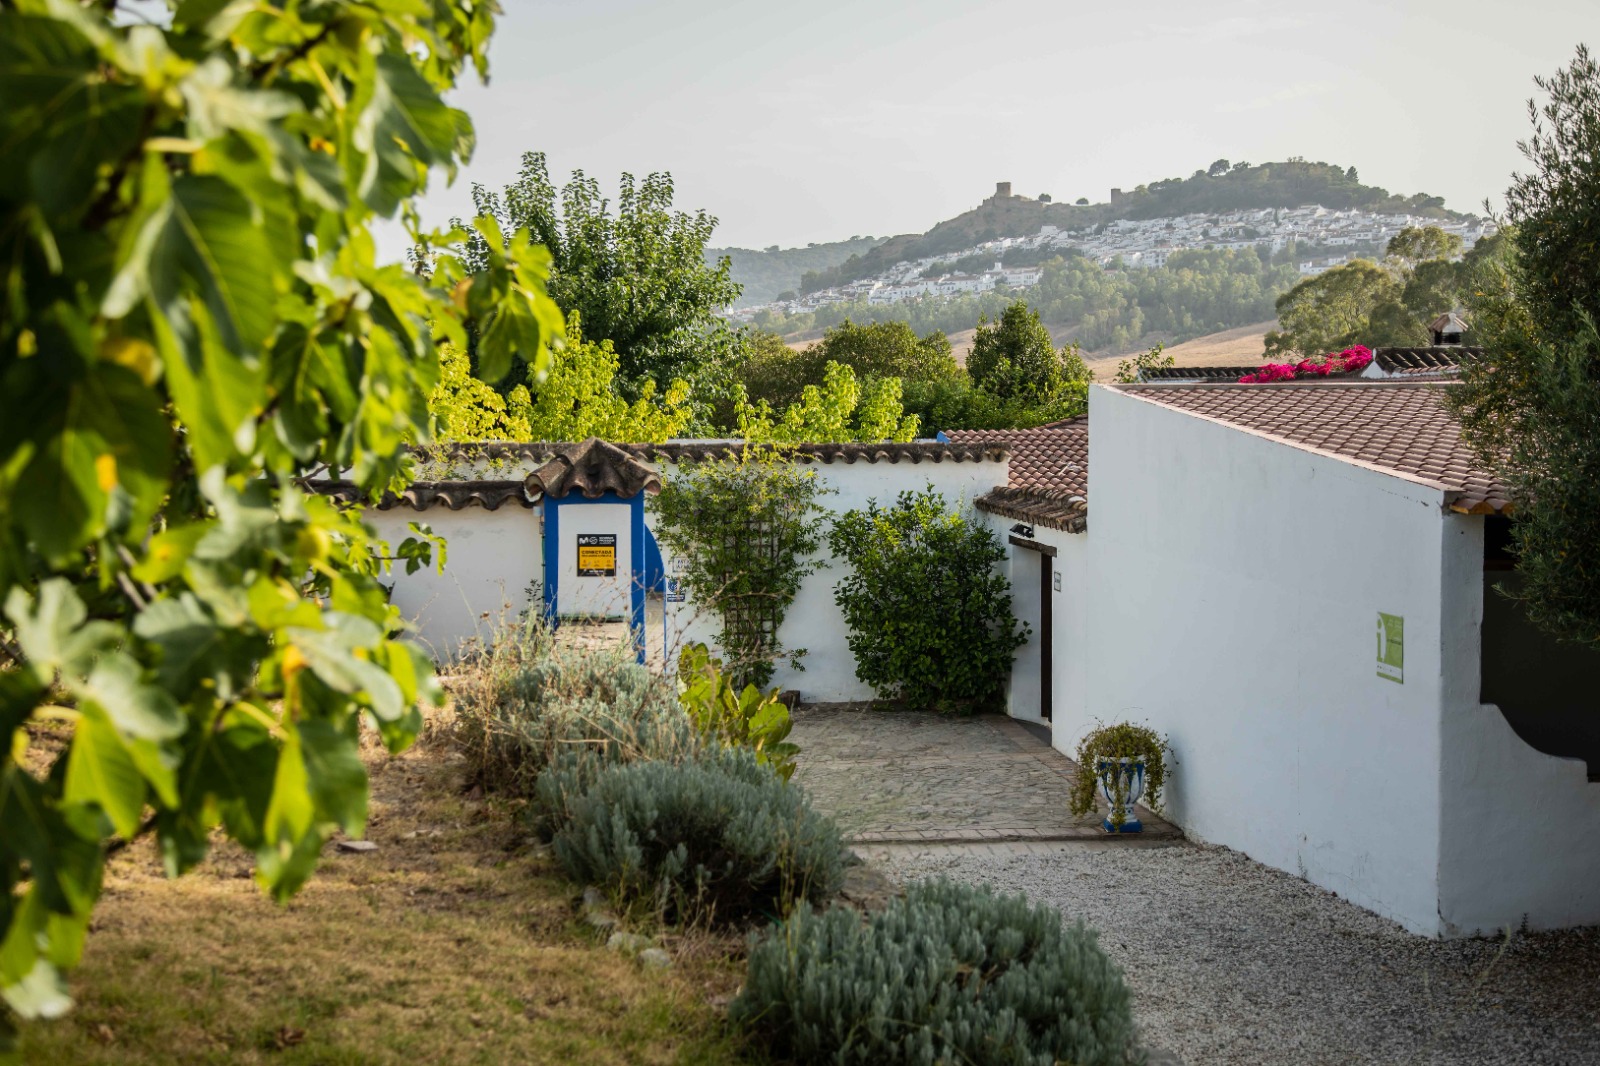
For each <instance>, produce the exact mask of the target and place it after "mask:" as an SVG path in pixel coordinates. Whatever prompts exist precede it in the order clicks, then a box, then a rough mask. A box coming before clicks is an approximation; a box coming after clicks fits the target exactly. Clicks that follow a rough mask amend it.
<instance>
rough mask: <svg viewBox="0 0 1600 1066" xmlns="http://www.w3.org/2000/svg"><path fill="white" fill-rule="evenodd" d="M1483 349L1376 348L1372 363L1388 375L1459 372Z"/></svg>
mask: <svg viewBox="0 0 1600 1066" xmlns="http://www.w3.org/2000/svg"><path fill="white" fill-rule="evenodd" d="M1482 354H1483V349H1482V348H1479V347H1477V346H1475V345H1470V344H1435V345H1429V346H1427V347H1424V348H1378V349H1375V350H1374V351H1373V353H1372V361H1373V362H1375V363H1377V364H1378V367H1379V368H1380V369H1381V370H1383V371H1385V372H1386V373H1390V374H1411V373H1418V372H1421V373H1430V372H1432V373H1437V372H1439V371H1442V370H1459V369H1461V363H1462V362H1463V361H1464V360H1467V359H1476V358H1478V357H1479V356H1481V355H1482Z"/></svg>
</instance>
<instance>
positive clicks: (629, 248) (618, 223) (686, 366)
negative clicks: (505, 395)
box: [468, 152, 739, 388]
mask: <svg viewBox="0 0 1600 1066" xmlns="http://www.w3.org/2000/svg"><path fill="white" fill-rule="evenodd" d="M620 185H621V188H620V191H619V193H618V195H617V202H616V205H615V209H614V210H613V207H612V204H611V201H610V200H608V199H607V198H606V197H604V196H603V195H601V192H600V184H599V182H597V181H595V179H593V178H591V177H588V176H587V175H585V174H584V173H583V171H581V170H577V171H573V174H572V179H571V180H570V181H568V182H567V184H565V185H564V186H562V187H561V189H560V190H559V191H558V190H557V189H556V187H555V185H554V184H553V183H552V182H551V180H550V174H549V170H548V168H547V167H546V165H545V157H544V153H543V152H528V153H526V154H524V155H523V157H522V171H521V173H520V174H519V175H518V176H517V180H516V181H514V182H513V183H511V184H510V185H508V186H506V188H505V191H504V192H503V193H496V192H493V191H491V190H489V189H486V188H484V187H483V186H481V185H476V186H474V187H473V190H472V196H473V203H474V205H475V207H476V209H477V213H478V216H479V217H480V218H493V219H495V220H496V221H497V222H498V223H499V225H500V227H501V229H502V230H505V231H507V232H511V231H513V230H514V231H518V232H520V231H524V230H525V231H527V232H528V233H530V234H531V235H532V238H533V240H534V241H535V242H537V243H538V244H541V245H543V246H544V247H546V248H548V249H549V250H550V256H551V268H550V285H549V288H550V295H551V296H552V297H554V298H555V301H556V303H557V304H559V305H560V306H561V308H562V310H564V311H566V312H568V313H569V314H573V313H576V314H578V315H580V316H581V317H582V319H583V328H584V329H585V330H586V331H587V332H588V336H589V337H590V338H592V339H593V340H597V341H610V342H611V345H612V347H613V348H615V349H616V353H617V359H618V365H619V366H620V368H621V373H622V378H623V380H624V381H625V382H626V383H628V384H629V385H630V387H633V386H637V385H639V384H641V383H642V382H644V381H645V380H647V379H648V380H651V381H654V382H656V384H657V385H658V386H659V387H661V388H665V387H666V385H667V383H668V382H670V381H671V380H672V379H673V378H676V377H684V376H687V375H688V374H689V373H690V372H691V371H692V370H693V369H694V367H695V365H696V364H697V363H698V362H700V361H701V360H702V359H703V356H704V347H705V338H706V335H707V334H710V333H717V332H719V331H727V330H728V327H727V325H726V324H725V323H724V322H723V321H722V320H721V319H718V318H717V317H716V313H717V312H718V311H720V310H722V309H723V308H725V307H727V306H728V305H729V304H731V303H732V302H733V301H734V300H736V299H738V297H739V286H738V284H737V283H736V282H735V281H734V280H733V278H732V275H731V269H732V268H731V264H730V262H729V260H728V258H727V257H726V256H724V257H723V258H722V259H721V260H720V261H719V262H717V263H716V264H715V265H711V264H708V263H706V261H705V250H706V245H707V243H708V242H709V241H710V240H711V234H712V232H713V231H714V230H715V229H716V227H717V220H716V219H715V218H713V217H711V216H710V215H708V214H706V213H705V212H704V211H696V212H694V213H693V214H689V213H688V212H685V211H675V210H673V207H672V198H673V185H672V175H671V174H666V173H655V174H650V175H648V176H647V177H646V178H645V179H644V181H642V182H638V181H635V180H634V177H633V175H632V174H623V175H622V179H621V182H620ZM480 250H481V244H479V243H478V242H473V243H472V245H470V246H469V249H468V255H469V259H471V258H475V257H476V255H477V254H478V253H479V251H480Z"/></svg>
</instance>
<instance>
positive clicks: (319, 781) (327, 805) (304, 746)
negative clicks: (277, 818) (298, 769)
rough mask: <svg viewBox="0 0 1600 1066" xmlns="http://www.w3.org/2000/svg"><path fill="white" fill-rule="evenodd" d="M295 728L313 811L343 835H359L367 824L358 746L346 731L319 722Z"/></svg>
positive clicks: (364, 781)
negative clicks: (335, 825)
mask: <svg viewBox="0 0 1600 1066" xmlns="http://www.w3.org/2000/svg"><path fill="white" fill-rule="evenodd" d="M295 728H296V729H297V730H299V733H300V751H301V754H302V756H303V757H304V758H305V767H306V780H307V782H308V783H309V784H310V788H311V796H312V798H313V799H314V800H315V801H316V804H317V809H318V810H319V811H320V812H321V814H322V815H323V816H324V817H325V818H328V819H330V820H332V821H335V822H337V823H339V828H341V829H343V830H344V831H345V832H346V833H351V834H359V833H360V832H361V831H362V830H363V829H364V827H365V826H366V824H367V768H366V767H365V766H364V765H362V762H361V749H360V746H359V745H358V744H357V743H356V741H355V738H354V737H352V736H351V735H350V734H349V733H348V732H341V731H339V730H337V729H335V728H334V727H333V725H332V724H331V723H330V722H327V721H323V720H321V719H315V718H313V719H309V720H307V721H303V722H301V723H299V725H297V726H296V727H295Z"/></svg>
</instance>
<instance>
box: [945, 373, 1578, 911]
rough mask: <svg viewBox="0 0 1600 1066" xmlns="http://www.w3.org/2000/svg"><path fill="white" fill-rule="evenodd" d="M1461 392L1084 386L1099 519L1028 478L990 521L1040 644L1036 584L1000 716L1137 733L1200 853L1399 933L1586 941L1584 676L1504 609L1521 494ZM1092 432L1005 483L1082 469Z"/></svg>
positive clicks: (1068, 439)
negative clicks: (1397, 927) (1486, 454)
mask: <svg viewBox="0 0 1600 1066" xmlns="http://www.w3.org/2000/svg"><path fill="white" fill-rule="evenodd" d="M1449 387H1451V386H1449V385H1445V384H1413V383H1404V382H1360V381H1352V382H1347V383H1337V384H1295V385H1267V386H1240V385H1220V386H1193V385H1190V386H1163V385H1145V386H1125V387H1118V388H1110V387H1106V386H1096V387H1094V388H1093V389H1092V390H1091V400H1090V412H1091V415H1090V418H1089V422H1088V427H1087V445H1088V447H1087V466H1088V477H1087V481H1086V482H1085V483H1084V485H1083V487H1082V490H1081V495H1082V496H1084V497H1086V498H1087V502H1086V503H1084V505H1083V506H1082V507H1076V506H1068V504H1067V502H1066V501H1064V500H1063V499H1062V498H1061V495H1060V493H1061V491H1062V490H1053V491H1050V490H1048V486H1046V490H1045V491H1035V490H1032V489H1030V488H1029V487H1027V486H1017V484H1016V482H1017V474H1016V473H1014V475H1013V478H1012V483H1013V487H1011V488H1009V489H1007V490H1005V491H1004V492H1001V493H996V494H991V495H990V496H989V497H985V498H984V499H983V500H981V501H980V506H981V507H983V508H985V509H986V510H989V511H990V512H991V513H992V514H994V515H995V517H996V521H997V522H998V523H1000V524H1001V528H1006V529H1010V530H1012V533H1011V534H1010V535H1011V536H1013V537H1015V538H1016V539H1013V540H1012V541H1011V544H1012V545H1013V548H1012V560H1011V566H1012V574H1013V581H1014V585H1015V586H1016V588H1017V589H1018V590H1019V592H1018V602H1017V608H1018V612H1019V615H1020V616H1021V617H1023V618H1024V619H1025V620H1028V621H1030V622H1032V623H1033V624H1034V625H1035V628H1036V629H1037V628H1039V625H1038V620H1039V619H1040V618H1041V614H1040V612H1041V611H1042V610H1044V608H1043V607H1042V605H1040V603H1039V596H1038V595H1036V594H1032V593H1030V592H1029V591H1028V589H1030V588H1033V587H1037V583H1036V581H1035V580H1034V578H1035V577H1036V576H1038V575H1039V574H1040V573H1042V572H1045V570H1046V567H1048V572H1049V574H1050V577H1049V580H1050V582H1051V584H1050V586H1049V588H1050V596H1049V599H1050V605H1049V607H1048V611H1049V617H1050V619H1051V625H1050V627H1049V628H1050V632H1051V638H1050V641H1049V642H1048V643H1047V644H1045V645H1043V646H1040V647H1038V648H1036V649H1030V654H1031V657H1030V656H1029V655H1025V656H1023V657H1020V658H1019V660H1018V663H1017V667H1016V670H1015V671H1014V677H1013V682H1012V688H1011V692H1012V706H1011V712H1012V713H1013V714H1016V715H1019V716H1022V717H1030V718H1039V717H1041V716H1042V715H1044V714H1049V715H1050V716H1051V717H1052V718H1053V724H1052V727H1053V735H1054V740H1055V743H1056V746H1057V747H1059V748H1061V749H1062V750H1064V751H1068V752H1070V751H1072V750H1073V748H1074V747H1075V744H1076V741H1077V739H1078V738H1079V737H1080V736H1082V735H1083V733H1084V732H1085V731H1086V730H1088V729H1089V728H1091V726H1092V725H1093V724H1094V723H1095V722H1096V721H1097V720H1102V721H1107V722H1110V721H1117V720H1130V721H1135V722H1143V723H1147V724H1149V725H1150V726H1151V727H1153V728H1155V729H1156V730H1157V731H1158V732H1161V733H1164V734H1166V735H1168V736H1169V737H1170V739H1171V743H1172V746H1173V749H1174V752H1175V755H1176V757H1177V769H1176V771H1175V772H1174V774H1173V776H1172V779H1171V783H1170V785H1169V788H1170V792H1169V796H1168V808H1169V810H1168V815H1169V817H1170V818H1172V819H1173V820H1174V821H1176V822H1177V824H1179V825H1181V826H1182V827H1183V829H1184V831H1185V833H1186V834H1187V835H1189V836H1190V837H1191V838H1193V839H1197V840H1203V841H1209V842H1213V843H1218V844H1224V845H1227V846H1229V847H1232V848H1236V849H1238V850H1240V851H1242V852H1245V853H1246V854H1248V855H1250V856H1251V857H1252V858H1254V859H1256V860H1258V861H1261V862H1264V863H1266V864H1268V865H1271V866H1275V867H1277V868H1279V869H1282V870H1285V871H1288V872H1291V873H1295V874H1298V875H1299V876H1302V877H1305V878H1307V879H1309V880H1311V881H1313V882H1315V883H1317V884H1319V885H1322V886H1324V887H1326V888H1328V889H1331V890H1332V891H1334V892H1337V893H1339V894H1340V895H1342V896H1344V897H1346V898H1348V899H1350V900H1352V901H1354V902H1356V903H1358V904H1360V905H1362V906H1364V907H1367V908H1369V909H1371V910H1373V911H1376V912H1377V913H1379V914H1382V915H1385V916H1387V917H1389V918H1392V919H1394V920H1396V921H1398V922H1399V923H1401V924H1402V925H1404V926H1405V927H1406V928H1408V929H1410V930H1412V931H1414V932H1418V933H1423V934H1427V935H1434V936H1464V935H1476V934H1492V933H1494V932H1495V931H1496V930H1499V929H1502V928H1504V927H1507V926H1517V927H1522V926H1525V927H1527V928H1530V929H1545V928H1557V927H1562V926H1571V925H1582V924H1590V923H1595V922H1600V848H1595V847H1593V846H1592V842H1593V841H1594V840H1595V839H1596V838H1597V834H1600V785H1596V784H1591V783H1590V771H1589V766H1591V765H1593V766H1595V768H1596V770H1600V729H1596V728H1595V727H1593V726H1592V725H1591V724H1590V723H1591V722H1592V721H1593V715H1592V710H1591V709H1590V708H1589V706H1588V703H1591V702H1592V701H1586V700H1585V699H1584V694H1585V693H1587V692H1589V691H1590V690H1591V685H1592V681H1591V679H1592V678H1593V676H1595V673H1596V670H1597V667H1600V655H1596V653H1594V652H1591V651H1588V650H1587V649H1574V648H1571V647H1569V646H1564V645H1557V644H1555V643H1554V642H1553V641H1551V640H1549V639H1547V638H1545V637H1543V636H1542V635H1540V634H1539V633H1537V632H1535V631H1534V630H1533V629H1532V628H1531V627H1530V626H1529V625H1528V623H1527V622H1526V621H1525V620H1524V618H1523V616H1522V615H1521V613H1520V611H1519V610H1518V609H1517V608H1516V606H1515V604H1514V603H1512V602H1511V601H1509V600H1507V599H1505V598H1504V597H1502V596H1500V595H1499V594H1498V593H1496V592H1495V591H1493V586H1494V585H1495V584H1496V583H1497V582H1499V581H1502V580H1514V578H1515V575H1514V573H1512V572H1511V571H1509V570H1507V569H1506V566H1507V561H1506V555H1505V541H1506V524H1507V521H1508V520H1507V519H1506V517H1505V511H1506V509H1507V507H1508V503H1507V494H1506V492H1505V490H1504V489H1503V487H1501V486H1499V485H1498V484H1496V483H1495V482H1494V480H1493V479H1492V478H1491V477H1490V476H1488V475H1487V474H1485V473H1483V472H1482V471H1480V470H1479V469H1478V468H1477V466H1476V463H1475V462H1474V460H1473V459H1472V456H1471V454H1470V452H1468V450H1467V449H1466V447H1465V446H1464V445H1463V444H1462V443H1461V440H1460V434H1459V429H1458V427H1457V426H1456V424H1455V423H1454V421H1453V420H1452V419H1451V418H1450V417H1449V416H1448V414H1447V413H1446V412H1445V409H1444V408H1443V406H1442V404H1441V399H1442V395H1443V393H1442V390H1443V389H1446V388H1449ZM1079 432H1080V431H1078V430H1076V429H1074V430H1072V431H1070V432H1064V433H1063V435H1062V439H1061V442H1060V444H1059V446H1058V447H1057V449H1056V451H1055V452H1054V455H1055V458H1054V460H1050V459H1044V460H1038V459H1035V460H1032V461H1030V462H1029V463H1026V464H1024V463H1020V462H1016V461H1015V460H1014V466H1013V471H1015V472H1021V471H1024V470H1028V469H1051V468H1052V467H1054V468H1058V469H1062V470H1065V469H1068V468H1070V467H1072V466H1078V465H1082V461H1081V460H1080V459H1079V458H1078V455H1079V448H1080V440H1079V438H1078V437H1077V436H1075V434H1078V433H1079ZM957 436H958V437H959V435H957ZM1092 486H1103V487H1102V488H1099V489H1098V490H1096V491H1094V492H1092V493H1091V492H1090V491H1089V490H1090V488H1091V487H1092ZM1075 494H1076V493H1075ZM1090 504H1092V509H1091V507H1090ZM1018 526H1020V527H1021V528H1022V531H1023V532H1025V533H1029V534H1031V535H1028V536H1022V535H1021V534H1019V533H1018V532H1016V529H1017V527H1018ZM1019 541H1021V542H1022V543H1019ZM1058 578H1059V585H1058V584H1056V581H1057V580H1058ZM1041 580H1042V579H1041ZM1030 611H1031V612H1033V613H1032V614H1030V613H1029V612H1030ZM1046 657H1048V659H1049V662H1048V665H1045V664H1044V662H1043V660H1044V659H1046ZM1591 759H1592V760H1594V761H1593V762H1592V763H1591V762H1589V761H1588V760H1591Z"/></svg>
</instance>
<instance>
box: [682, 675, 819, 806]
mask: <svg viewBox="0 0 1600 1066" xmlns="http://www.w3.org/2000/svg"><path fill="white" fill-rule="evenodd" d="M678 699H679V701H680V702H681V703H682V704H683V709H684V710H685V711H686V712H687V713H688V715H689V720H690V721H691V722H693V723H694V724H695V727H696V728H697V729H699V730H700V733H701V735H702V736H704V737H706V738H707V739H711V740H716V741H717V742H719V743H721V744H722V745H724V746H725V747H744V748H749V749H750V750H751V751H753V752H755V753H756V761H758V762H762V763H765V764H766V765H768V766H770V767H772V769H773V770H774V771H775V772H776V773H777V775H778V776H779V777H781V778H783V779H784V780H785V781H787V780H789V778H791V777H793V776H794V771H795V761H794V760H795V756H796V755H799V754H800V746H799V745H798V744H791V743H790V742H789V741H787V740H785V739H784V738H785V737H787V736H788V735H789V730H790V729H792V728H793V727H794V723H793V722H791V721H790V719H789V708H788V707H787V706H785V705H784V704H783V703H782V702H780V701H779V699H778V691H777V690H776V689H773V690H772V691H771V692H767V693H763V692H762V691H761V690H760V689H758V688H756V686H754V685H746V686H745V687H744V689H743V690H742V691H741V690H738V689H736V688H734V685H733V681H732V679H731V678H730V677H729V676H728V673H727V671H725V670H723V668H722V660H721V659H718V658H716V657H715V656H713V655H712V654H711V649H709V648H707V647H706V646H705V645H704V644H690V645H689V646H688V647H686V648H684V649H683V654H682V655H680V656H678Z"/></svg>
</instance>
